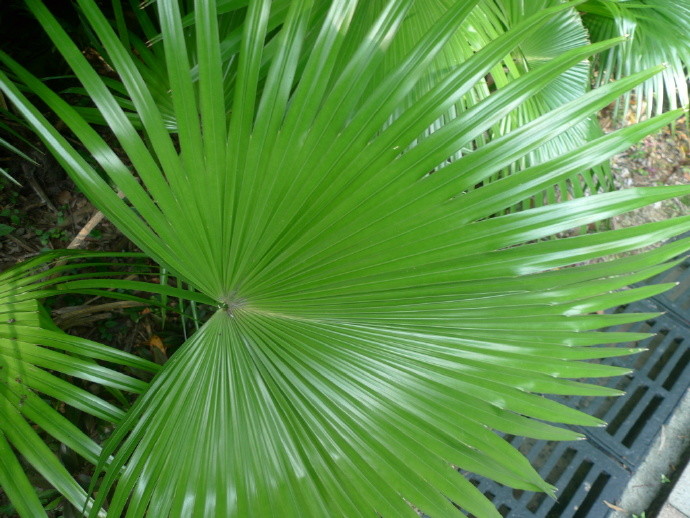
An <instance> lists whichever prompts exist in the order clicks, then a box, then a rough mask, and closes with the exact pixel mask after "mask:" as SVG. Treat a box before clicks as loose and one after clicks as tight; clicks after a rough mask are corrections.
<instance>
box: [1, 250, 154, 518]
mask: <svg viewBox="0 0 690 518" xmlns="http://www.w3.org/2000/svg"><path fill="white" fill-rule="evenodd" d="M98 255H99V254H90V255H89V256H88V257H90V258H91V259H92V260H93V259H94V258H95V257H97V256H98ZM101 255H103V254H101ZM78 257H80V254H72V257H71V258H72V259H75V258H78ZM58 258H59V256H58V255H57V254H55V253H53V254H47V255H45V256H42V257H41V258H37V259H35V260H31V261H28V262H26V263H23V264H21V265H19V266H16V267H14V268H11V269H10V270H7V271H6V272H4V273H2V275H0V315H1V320H0V413H1V414H2V419H1V420H0V455H1V456H2V464H1V465H0V486H2V488H3V489H4V491H5V493H6V494H7V496H8V497H9V498H10V500H11V502H12V503H13V504H14V507H15V509H16V510H17V511H18V512H19V513H20V515H21V516H46V513H45V511H44V509H43V506H42V505H41V503H40V501H39V499H38V497H37V495H36V493H35V491H34V488H33V487H32V483H31V482H30V481H29V479H28V478H27V476H26V474H25V473H24V470H23V468H22V466H21V464H20V461H19V459H18V458H17V457H16V455H15V453H14V452H15V450H16V452H17V453H19V454H21V456H22V457H23V458H24V459H25V460H26V461H27V462H29V463H30V464H31V465H32V466H33V467H34V469H35V470H36V471H37V472H38V473H39V474H40V475H41V476H42V477H43V478H44V479H45V480H46V481H47V482H49V483H50V484H51V485H52V486H53V487H54V488H56V489H57V490H58V491H60V493H62V494H63V495H64V496H65V497H66V498H67V500H68V501H69V502H71V503H72V504H73V505H74V506H76V507H78V508H82V507H83V506H84V502H85V501H86V492H85V490H84V489H83V488H82V487H81V486H80V485H79V484H78V483H77V482H76V481H75V480H74V478H73V477H72V476H71V475H70V473H69V472H68V471H67V469H66V468H65V466H63V464H62V463H61V462H60V460H58V458H57V457H56V455H55V454H54V453H53V452H52V450H51V449H50V447H49V446H48V444H46V442H45V440H44V437H45V436H46V435H48V436H52V438H53V440H55V441H57V442H59V443H62V444H64V445H65V446H66V447H68V448H71V449H72V450H73V451H74V452H76V453H77V454H78V455H80V456H81V457H83V458H84V459H85V460H87V461H89V462H91V463H92V464H96V462H97V460H98V458H99V455H100V453H101V448H100V446H99V445H98V444H96V443H95V442H94V441H93V440H92V439H91V438H90V437H88V436H87V435H85V434H84V432H82V431H80V430H79V429H78V428H77V427H76V426H75V425H74V424H73V423H72V422H71V421H70V420H69V419H68V418H66V417H65V416H64V415H63V413H61V412H60V411H58V410H57V409H56V408H54V407H53V406H52V405H51V404H49V403H48V402H47V401H46V398H50V399H51V400H55V401H59V402H61V403H64V404H67V405H70V406H72V407H74V408H77V409H79V410H81V411H84V412H87V413H88V414H90V415H92V416H94V417H96V418H99V419H103V420H106V421H109V422H112V423H115V422H117V421H119V420H121V419H122V418H123V416H124V411H123V410H121V408H119V407H118V406H115V405H113V403H110V402H108V401H106V400H104V399H103V398H101V397H98V396H96V395H94V394H92V393H91V392H89V391H87V390H84V389H83V388H82V387H80V386H79V383H74V384H73V383H70V382H68V381H66V380H65V379H64V377H62V376H60V375H61V374H62V375H67V376H70V377H72V378H78V379H79V380H87V381H88V382H91V383H97V384H99V385H102V386H104V387H105V388H107V389H109V390H110V391H111V393H112V395H113V396H114V397H116V398H119V399H120V400H121V401H126V400H125V399H124V397H123V396H122V395H121V394H120V391H121V390H124V391H129V392H134V393H141V392H143V391H144V390H145V388H146V383H144V382H142V381H140V380H138V379H135V378H133V377H131V376H128V375H126V374H123V373H120V372H118V371H117V370H114V369H112V368H108V367H104V366H102V365H100V364H99V363H98V362H99V361H101V362H108V363H110V364H114V365H118V366H120V367H129V368H134V369H139V370H143V371H149V372H155V371H156V370H157V367H158V366H157V365H155V364H152V363H150V362H148V361H145V360H142V359H141V358H137V357H135V356H132V355H130V354H127V353H124V352H121V351H118V350H116V349H111V348H109V347H106V346H104V345H101V344H98V343H95V342H92V341H90V340H85V339H80V338H77V337H74V336H68V335H66V334H65V333H63V332H61V331H60V330H59V329H57V328H56V327H55V324H53V323H52V321H50V319H49V317H48V316H47V314H46V312H45V310H43V308H42V307H41V305H40V304H39V303H38V299H40V298H43V297H46V296H48V295H51V294H53V293H55V292H56V290H55V289H54V287H53V286H54V285H55V284H56V283H61V282H63V281H64V280H65V279H66V278H68V279H70V280H71V281H76V280H79V279H80V277H83V276H86V277H88V276H89V274H82V275H76V276H67V277H66V276H65V273H66V271H67V270H68V269H71V268H72V267H73V266H71V265H64V264H62V265H61V264H59V263H58V264H54V265H52V266H51V264H52V263H53V262H54V261H55V260H56V259H58ZM98 264H99V266H101V267H102V266H104V265H106V266H107V263H103V262H100V263H98ZM84 266H89V264H88V263H85V264H84ZM60 292H61V293H64V292H67V290H62V291H60ZM39 344H40V345H39ZM37 428H40V429H41V430H43V432H45V433H39V432H37ZM12 447H14V449H13V448H12ZM89 507H90V506H89Z"/></svg>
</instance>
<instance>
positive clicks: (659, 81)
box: [579, 0, 690, 119]
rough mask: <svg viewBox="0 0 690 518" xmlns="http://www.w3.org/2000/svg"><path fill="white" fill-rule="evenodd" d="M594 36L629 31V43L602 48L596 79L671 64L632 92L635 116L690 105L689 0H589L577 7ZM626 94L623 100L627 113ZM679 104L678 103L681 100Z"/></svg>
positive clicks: (599, 81)
mask: <svg viewBox="0 0 690 518" xmlns="http://www.w3.org/2000/svg"><path fill="white" fill-rule="evenodd" d="M579 9H581V10H582V11H583V12H584V13H585V16H583V21H584V23H585V25H586V26H587V28H588V29H589V32H590V34H591V36H592V41H602V40H605V39H608V38H612V37H614V36H618V35H627V36H628V38H629V40H628V42H627V43H626V44H624V45H621V46H619V47H617V48H614V49H611V50H609V51H608V52H606V53H602V54H600V55H599V56H598V58H597V60H596V66H597V70H598V75H597V77H596V82H597V84H604V83H606V82H607V81H609V80H611V79H618V78H620V77H624V76H626V75H629V74H631V73H634V72H638V71H640V70H644V69H646V68H648V67H650V66H654V65H658V64H660V63H666V65H667V68H666V69H665V70H664V71H663V72H662V73H661V74H660V75H658V76H656V77H654V78H650V79H649V80H647V81H646V82H644V83H643V84H642V85H640V86H638V87H636V88H635V89H634V90H633V92H634V93H635V96H636V98H637V99H636V103H637V104H636V118H637V119H639V118H640V116H641V115H642V114H645V115H646V116H647V117H650V116H651V115H652V114H658V113H661V112H662V111H664V110H666V109H667V108H669V107H670V109H675V108H676V107H677V106H679V105H680V106H687V104H688V102H689V99H690V97H688V80H690V75H688V71H689V70H690V41H689V40H688V37H687V34H688V27H690V5H689V4H688V2H687V1H686V0H638V1H622V2H621V1H618V0H588V1H587V2H585V3H584V4H582V5H580V6H579ZM629 103H630V94H627V95H626V96H625V97H624V98H623V101H622V104H619V105H618V107H619V108H620V107H621V106H622V107H623V109H624V113H623V114H622V115H623V116H625V112H626V111H627V109H628V106H629ZM679 103H680V104H679Z"/></svg>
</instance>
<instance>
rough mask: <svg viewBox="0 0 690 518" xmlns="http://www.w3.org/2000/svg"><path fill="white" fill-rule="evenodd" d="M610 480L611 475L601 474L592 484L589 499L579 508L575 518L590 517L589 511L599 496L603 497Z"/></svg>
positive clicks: (588, 494)
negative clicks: (602, 494)
mask: <svg viewBox="0 0 690 518" xmlns="http://www.w3.org/2000/svg"><path fill="white" fill-rule="evenodd" d="M610 478H611V475H609V474H608V473H599V476H598V477H597V479H596V480H595V481H594V484H592V487H590V488H589V491H588V492H587V497H586V498H585V499H584V501H583V502H582V504H580V506H579V507H578V508H577V512H576V513H575V514H574V515H573V518H587V517H588V516H590V514H589V511H591V509H592V507H594V504H595V503H596V502H597V500H598V499H599V495H601V493H602V491H603V490H604V488H605V487H606V484H608V482H609V479H610Z"/></svg>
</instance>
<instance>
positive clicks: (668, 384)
mask: <svg viewBox="0 0 690 518" xmlns="http://www.w3.org/2000/svg"><path fill="white" fill-rule="evenodd" d="M674 342H681V340H674ZM688 364H690V349H688V350H687V351H685V353H684V354H683V356H681V357H680V360H678V362H677V363H676V365H675V366H674V367H673V370H672V371H671V373H670V374H669V375H668V377H667V378H666V380H665V381H664V384H663V385H662V386H663V387H664V388H665V389H666V390H668V391H670V390H671V389H672V388H673V385H675V384H676V381H678V379H679V378H680V377H681V373H682V372H683V371H684V370H685V368H686V367H687V366H688Z"/></svg>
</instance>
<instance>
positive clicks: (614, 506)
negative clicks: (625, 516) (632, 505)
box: [604, 500, 627, 513]
mask: <svg viewBox="0 0 690 518" xmlns="http://www.w3.org/2000/svg"><path fill="white" fill-rule="evenodd" d="M604 503H605V504H606V506H607V507H608V508H609V509H613V510H614V511H620V512H621V513H625V512H627V511H626V510H625V509H623V508H622V507H618V506H617V505H613V504H611V503H609V502H607V501H606V500H604Z"/></svg>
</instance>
